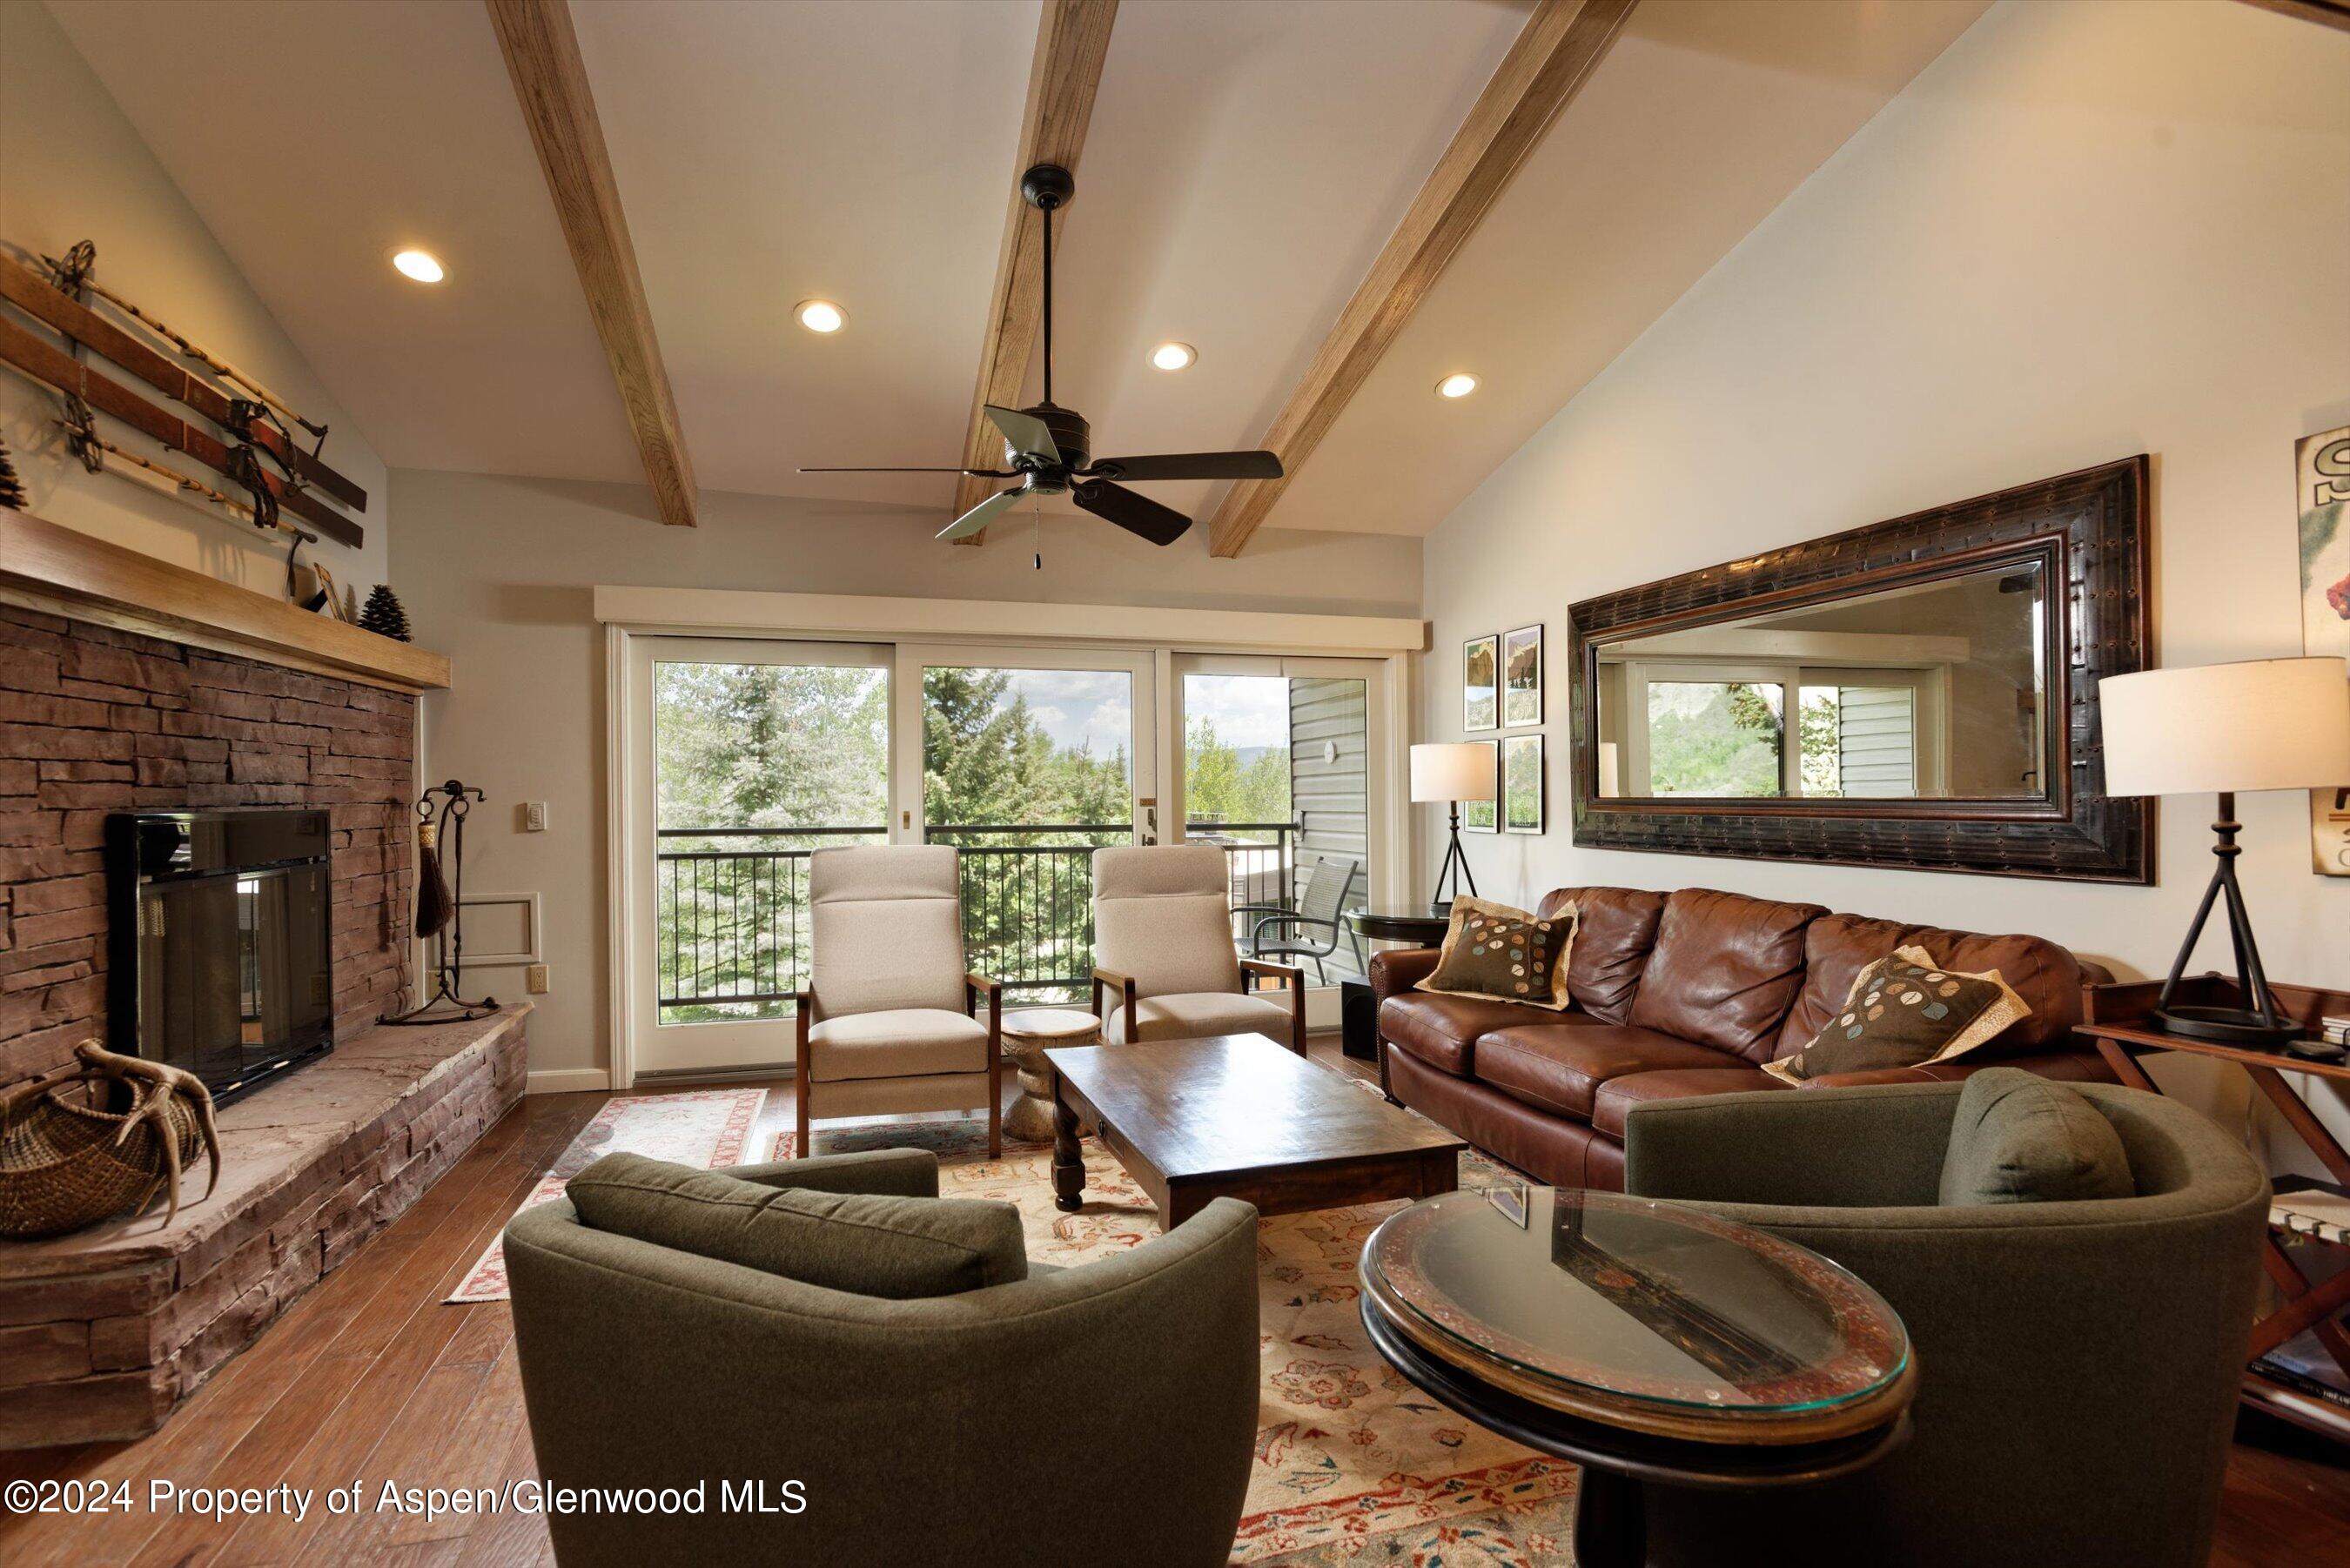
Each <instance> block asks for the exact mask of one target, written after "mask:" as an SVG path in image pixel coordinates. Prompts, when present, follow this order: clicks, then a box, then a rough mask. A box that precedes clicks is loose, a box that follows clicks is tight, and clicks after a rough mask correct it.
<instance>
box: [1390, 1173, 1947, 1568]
mask: <svg viewBox="0 0 2350 1568" xmlns="http://www.w3.org/2000/svg"><path fill="white" fill-rule="evenodd" d="M1362 1282H1363V1294H1362V1314H1363V1324H1364V1327H1365V1328H1366V1329H1367V1330H1368V1331H1369V1333H1370V1336H1371V1343H1372V1345H1374V1346H1375V1347H1377V1349H1378V1352H1379V1354H1380V1355H1382V1356H1384V1357H1385V1358H1386V1359H1387V1361H1388V1364H1389V1365H1390V1366H1394V1367H1395V1369H1396V1370H1397V1371H1399V1372H1400V1373H1402V1374H1403V1375H1404V1376H1406V1377H1408V1378H1409V1379H1410V1380H1411V1381H1412V1382H1413V1383H1415V1384H1418V1385H1419V1387H1420V1388H1421V1389H1423V1390H1425V1391H1426V1392H1427V1393H1429V1394H1430V1395H1432V1396H1434V1397H1436V1398H1437V1399H1438V1400H1439V1401H1440V1402H1441V1403H1443V1404H1445V1405H1449V1406H1451V1407H1452V1408H1453V1409H1455V1410H1457V1411H1459V1412H1460V1413H1461V1414H1462V1415H1464V1416H1466V1417H1469V1418H1470V1419H1471V1420H1472V1421H1477V1422H1480V1423H1482V1425H1484V1426H1486V1427H1488V1428H1492V1430H1494V1431H1496V1432H1499V1433H1501V1434H1502V1435H1503V1436H1504V1437H1506V1438H1513V1440H1515V1441H1517V1442H1521V1443H1523V1444H1525V1445H1526V1446H1527V1447H1528V1448H1531V1449H1535V1450H1537V1451H1538V1452H1542V1453H1546V1454H1553V1455H1555V1456H1557V1457H1559V1458H1561V1459H1572V1460H1574V1461H1575V1463H1577V1464H1579V1465H1581V1466H1582V1467H1583V1476H1582V1479H1581V1481H1580V1483H1579V1490H1578V1492H1577V1496H1576V1503H1575V1562H1576V1563H1580V1564H1582V1565H1583V1568H1638V1565H1639V1564H1640V1563H1643V1562H1645V1561H1646V1559H1647V1536H1648V1519H1647V1511H1646V1502H1645V1498H1644V1495H1643V1487H1644V1484H1646V1483H1651V1482H1654V1483H1659V1484H1661V1485H1663V1486H1664V1487H1666V1488H1667V1489H1672V1488H1722V1489H1730V1490H1762V1489H1765V1488H1771V1487H1783V1486H1803V1485H1808V1484H1811V1483H1814V1482H1817V1481H1822V1480H1833V1479H1835V1477H1838V1476H1844V1475H1849V1474H1851V1473H1853V1472H1854V1471H1856V1470H1858V1469H1863V1468H1865V1467H1866V1466H1868V1465H1871V1464H1874V1463H1876V1462H1877V1460H1878V1459H1881V1458H1883V1457H1884V1456H1885V1455H1886V1454H1887V1453H1888V1452H1890V1451H1891V1450H1892V1449H1896V1448H1898V1447H1899V1446H1900V1444H1901V1442H1902V1440H1903V1439H1904V1438H1907V1437H1908V1431H1909V1417H1908V1410H1909V1401H1910V1399H1911V1397H1913V1396H1914V1395H1915V1393H1916V1391H1917V1382H1918V1372H1917V1364H1916V1363H1915V1362H1914V1361H1913V1360H1912V1359H1911V1357H1910V1355H1909V1337H1908V1331H1907V1330H1905V1329H1904V1328H1903V1327H1902V1325H1901V1320H1900V1318H1899V1317H1898V1315H1896V1314H1895V1313H1894V1311H1893V1308H1892V1307H1891V1306H1890V1305H1888V1304H1887V1303H1886V1301H1885V1298H1884V1297H1882V1296H1880V1295H1878V1294H1877V1293H1876V1292H1875V1291H1873V1290H1871V1289H1870V1288H1869V1287H1868V1286H1867V1285H1866V1284H1864V1283H1862V1282H1860V1280H1859V1279H1858V1278H1856V1276H1854V1275H1853V1274H1851V1273H1850V1272H1846V1270H1845V1269H1843V1268H1841V1267H1839V1266H1838V1265H1836V1264H1835V1263H1833V1262H1829V1261H1828V1260H1827V1259H1825V1258H1824V1257H1821V1256H1820V1255H1819V1254H1818V1253H1816V1252H1814V1251H1810V1250H1808V1249H1806V1248H1804V1247H1801V1246H1798V1245H1796V1244H1795V1243H1794V1242H1793V1241H1787V1240H1785V1239H1784V1238H1783V1237H1778V1236H1773V1235H1771V1234H1769V1233H1768V1232H1765V1231H1756V1230H1752V1229H1750V1228H1748V1227H1746V1226H1743V1225H1739V1224H1735V1223H1733V1222H1731V1221H1730V1220H1724V1219H1721V1218H1720V1217H1718V1216H1715V1215H1711V1214H1708V1213H1706V1212H1704V1211H1703V1210H1698V1209H1690V1208H1684V1207H1682V1206H1681V1205H1679V1204H1675V1203H1659V1202H1657V1201H1654V1200H1652V1199H1643V1198H1628V1197H1624V1196H1622V1195H1619V1194H1617V1193H1607V1192H1583V1191H1576V1190H1573V1189H1554V1188H1546V1187H1536V1188H1509V1189H1496V1190H1495V1191H1492V1192H1458V1193H1451V1194H1448V1195H1447V1196H1444V1197H1441V1198H1431V1199H1424V1200H1422V1201H1421V1202H1419V1203H1416V1204H1414V1205H1412V1206H1411V1207H1410V1208H1409V1209H1407V1210H1403V1211H1402V1212H1400V1213H1399V1214H1396V1215H1393V1216H1391V1217H1390V1218H1388V1220H1385V1221H1384V1222H1383V1223H1381V1225H1380V1226H1379V1228H1378V1230H1377V1231H1373V1232H1372V1233H1371V1237H1370V1240H1369V1241H1367V1243H1365V1245H1364V1247H1363V1258H1362Z"/></svg>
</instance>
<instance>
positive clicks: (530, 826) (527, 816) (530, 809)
mask: <svg viewBox="0 0 2350 1568" xmlns="http://www.w3.org/2000/svg"><path fill="white" fill-rule="evenodd" d="M522 830H523V831H524V832H525V833H545V832H546V802H545V801H543V800H526V801H525V802H523V805H522Z"/></svg>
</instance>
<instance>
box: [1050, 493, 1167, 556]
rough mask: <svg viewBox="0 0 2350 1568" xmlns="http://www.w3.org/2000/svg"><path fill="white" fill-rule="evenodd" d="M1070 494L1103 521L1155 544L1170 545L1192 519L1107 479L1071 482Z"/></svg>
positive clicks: (1077, 502) (1080, 504)
mask: <svg viewBox="0 0 2350 1568" xmlns="http://www.w3.org/2000/svg"><path fill="white" fill-rule="evenodd" d="M1069 494H1070V495H1071V496H1072V497H1073V498H1074V499H1075V500H1076V504H1078V505H1079V506H1082V507H1084V508H1085V509H1086V510H1087V511H1088V512H1090V513H1092V514H1094V515H1095V516H1097V517H1099V518H1101V519H1102V520H1103V521H1104V522H1107V523H1115V524H1118V526H1119V527H1121V528H1123V529H1125V530H1126V531H1127V532H1128V533H1129V534H1139V535H1141V536H1142V537H1144V538H1146V539H1148V540H1149V541H1150V542H1151V543H1152V544H1154V545H1172V544H1173V543H1174V542H1175V541H1176V540H1178V539H1180V538H1181V537H1182V536H1183V530H1184V529H1186V528H1189V527H1190V526H1191V519H1190V518H1189V517H1186V516H1184V515H1183V514H1181V513H1180V512H1178V511H1176V510H1175V508H1173V507H1172V506H1161V505H1159V503H1157V502H1156V501H1153V500H1151V499H1150V498H1149V496H1147V495H1137V494H1136V493H1134V492H1133V491H1131V490H1124V489H1121V488H1119V487H1118V486H1117V485H1115V484H1111V483H1108V482H1107V481H1102V482H1100V483H1093V484H1077V485H1072V486H1071V487H1070V489H1069Z"/></svg>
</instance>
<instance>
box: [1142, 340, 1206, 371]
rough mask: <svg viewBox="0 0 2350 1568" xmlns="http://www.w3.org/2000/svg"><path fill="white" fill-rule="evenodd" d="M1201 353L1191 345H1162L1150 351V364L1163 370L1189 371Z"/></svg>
mask: <svg viewBox="0 0 2350 1568" xmlns="http://www.w3.org/2000/svg"><path fill="white" fill-rule="evenodd" d="M1199 357H1200V351H1199V350H1198V349H1196V348H1192V347H1191V345H1190V344H1189V343H1161V344H1160V345H1159V347H1158V348H1153V349H1152V350H1151V351H1150V362H1151V363H1152V364H1153V365H1156V366H1157V367H1159V369H1162V370H1181V369H1188V368H1189V367H1190V365H1191V361H1192V360H1194V359H1197V358H1199Z"/></svg>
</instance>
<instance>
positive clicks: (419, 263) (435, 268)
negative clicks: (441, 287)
mask: <svg viewBox="0 0 2350 1568" xmlns="http://www.w3.org/2000/svg"><path fill="white" fill-rule="evenodd" d="M391 265H392V266H393V268H394V269H395V270H396V271H397V272H398V273H399V274H400V276H402V277H406V278H413V279H414V280H416V281H417V282H418V283H439V282H440V281H441V280H442V278H444V277H446V276H448V274H447V273H446V272H444V271H442V266H441V260H440V258H439V257H438V256H435V255H434V254H432V252H431V251H418V250H407V251H401V252H400V253H399V254H396V255H394V256H393V257H392V258H391Z"/></svg>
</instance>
